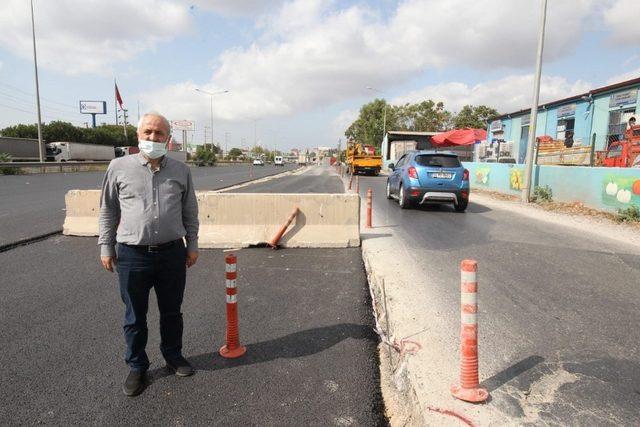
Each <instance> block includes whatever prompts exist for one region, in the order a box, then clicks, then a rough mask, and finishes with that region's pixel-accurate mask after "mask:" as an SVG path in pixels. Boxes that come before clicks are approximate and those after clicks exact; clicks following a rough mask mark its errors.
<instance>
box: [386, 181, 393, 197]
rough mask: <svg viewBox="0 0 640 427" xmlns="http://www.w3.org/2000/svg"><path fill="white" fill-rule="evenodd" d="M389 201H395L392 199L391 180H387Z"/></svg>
mask: <svg viewBox="0 0 640 427" xmlns="http://www.w3.org/2000/svg"><path fill="white" fill-rule="evenodd" d="M387 199H393V197H391V184H390V183H389V180H387Z"/></svg>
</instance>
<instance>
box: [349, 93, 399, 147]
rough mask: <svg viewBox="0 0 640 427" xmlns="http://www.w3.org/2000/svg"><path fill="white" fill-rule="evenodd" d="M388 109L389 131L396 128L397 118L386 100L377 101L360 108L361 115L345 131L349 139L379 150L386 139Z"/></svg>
mask: <svg viewBox="0 0 640 427" xmlns="http://www.w3.org/2000/svg"><path fill="white" fill-rule="evenodd" d="M385 107H386V109H387V123H386V124H387V129H395V128H396V116H395V113H394V111H393V109H392V108H391V107H390V106H389V105H388V104H387V101H386V100H384V99H375V100H373V101H372V102H369V103H368V104H365V105H363V106H362V108H360V115H359V116H358V118H357V119H356V120H355V121H354V122H353V123H352V124H351V126H349V128H348V129H347V130H346V131H345V133H344V134H345V136H346V137H347V138H353V139H355V140H356V141H360V142H363V143H364V144H367V145H373V146H374V147H376V148H378V147H380V145H381V144H382V139H383V138H384V112H385Z"/></svg>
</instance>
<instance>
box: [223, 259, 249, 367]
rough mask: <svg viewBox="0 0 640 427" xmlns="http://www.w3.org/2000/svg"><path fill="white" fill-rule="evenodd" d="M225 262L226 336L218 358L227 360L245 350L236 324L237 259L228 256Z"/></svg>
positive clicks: (242, 353) (236, 356)
mask: <svg viewBox="0 0 640 427" xmlns="http://www.w3.org/2000/svg"><path fill="white" fill-rule="evenodd" d="M224 262H225V283H226V284H225V288H226V289H227V336H226V344H225V345H223V346H222V347H221V348H220V356H222V357H225V358H227V359H236V358H238V357H242V356H243V355H244V354H245V353H246V352H247V348H246V347H245V346H243V345H240V330H239V329H240V328H239V324H238V288H237V286H236V285H237V278H238V270H237V262H238V260H237V258H236V256H235V255H233V254H229V255H227V256H226V257H225V258H224Z"/></svg>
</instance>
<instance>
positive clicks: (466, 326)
mask: <svg viewBox="0 0 640 427" xmlns="http://www.w3.org/2000/svg"><path fill="white" fill-rule="evenodd" d="M477 272H478V263H477V262H476V261H473V260H464V261H462V263H461V264H460V276H461V283H460V294H461V298H460V307H461V319H460V320H461V324H462V325H461V331H460V385H459V386H458V385H453V386H451V393H452V394H453V396H454V397H456V398H458V399H460V400H464V401H466V402H473V403H478V402H484V401H485V400H487V399H488V398H489V392H488V391H487V390H486V389H484V388H482V387H480V383H479V380H478V319H477V315H478V279H477Z"/></svg>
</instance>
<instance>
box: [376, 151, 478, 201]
mask: <svg viewBox="0 0 640 427" xmlns="http://www.w3.org/2000/svg"><path fill="white" fill-rule="evenodd" d="M389 169H391V174H390V175H389V178H388V179H387V198H388V199H397V200H398V204H399V205H400V207H401V208H402V209H407V208H410V207H411V206H413V205H415V204H420V205H422V204H425V203H452V204H453V207H454V208H455V210H456V211H458V212H464V211H465V209H467V204H468V203H469V171H468V170H466V169H465V168H464V167H463V166H462V164H461V163H460V160H459V159H458V155H457V154H455V153H453V152H451V151H434V150H424V151H409V152H407V153H406V154H404V155H403V156H402V157H400V160H398V163H396V164H395V165H394V164H393V163H390V164H389Z"/></svg>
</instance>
